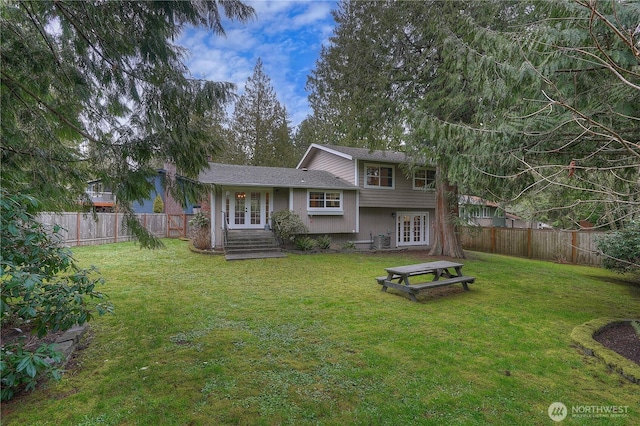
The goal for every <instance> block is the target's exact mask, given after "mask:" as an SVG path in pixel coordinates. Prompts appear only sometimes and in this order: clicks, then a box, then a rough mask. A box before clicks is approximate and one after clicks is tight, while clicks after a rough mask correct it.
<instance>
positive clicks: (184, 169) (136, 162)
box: [0, 0, 254, 246]
mask: <svg viewBox="0 0 640 426" xmlns="http://www.w3.org/2000/svg"><path fill="white" fill-rule="evenodd" d="M219 6H222V9H224V12H225V14H226V15H227V17H229V18H231V19H237V20H240V21H245V20H247V19H249V18H251V17H252V16H253V15H254V11H253V9H252V8H250V7H248V6H245V5H244V4H242V3H240V2H239V1H237V0H230V1H220V2H219V1H165V2H104V1H83V2H75V1H64V0H56V1H8V2H3V3H2V4H1V5H0V16H1V17H0V31H1V32H2V51H1V53H0V55H1V61H2V70H1V71H0V73H1V80H0V88H1V92H0V97H1V99H0V101H1V105H2V114H1V124H2V136H1V146H0V148H1V160H2V170H1V178H2V186H3V188H6V189H7V190H8V191H10V192H11V193H17V192H22V193H26V194H30V195H32V196H34V197H35V198H37V199H39V200H40V201H41V205H42V208H44V209H48V210H59V209H63V208H65V207H68V206H69V205H74V204H75V203H76V202H77V200H78V199H80V198H81V197H82V195H83V194H84V189H85V185H86V181H88V180H89V179H90V178H95V179H100V180H101V181H102V182H103V184H104V185H105V186H108V187H111V188H112V190H113V192H114V193H115V196H116V199H117V200H118V203H119V206H118V207H119V210H120V211H121V212H124V213H125V217H126V223H127V226H128V227H129V228H130V229H132V231H133V232H134V233H135V234H136V235H137V236H138V238H139V239H140V241H141V243H142V244H143V245H150V246H153V245H155V244H157V243H158V241H157V240H156V239H154V238H153V237H151V236H150V235H149V234H148V233H146V232H145V230H144V229H143V228H142V226H141V224H140V223H139V222H138V221H137V220H136V218H135V216H134V215H133V212H132V210H131V202H132V201H134V200H142V199H144V198H146V197H148V196H149V193H150V192H151V190H152V186H151V184H150V180H149V178H150V177H152V176H154V175H155V174H156V171H155V169H154V167H153V164H154V162H157V161H158V159H160V160H162V161H163V162H164V161H165V160H166V161H172V162H174V163H175V164H176V166H177V169H178V170H179V172H180V173H181V174H183V175H185V176H187V177H191V178H195V177H197V175H198V173H199V171H200V170H202V169H203V168H204V167H206V165H207V157H208V155H209V154H211V153H214V152H215V151H216V150H217V149H218V148H219V146H218V145H216V144H215V143H213V144H212V143H211V139H210V138H209V136H210V134H211V131H210V130H211V122H210V120H208V119H207V118H206V115H207V113H209V112H210V111H212V110H214V109H215V108H219V107H220V106H221V105H222V104H224V103H225V102H227V101H228V100H229V99H230V95H231V90H232V88H233V87H232V86H231V85H230V84H227V83H216V82H210V81H201V80H194V79H191V78H189V77H188V75H187V69H186V67H185V65H184V64H183V63H182V59H183V50H182V49H181V48H180V47H178V46H176V45H175V44H173V43H172V42H171V40H173V39H175V38H176V37H177V36H179V35H180V33H181V31H182V30H183V29H184V27H185V26H186V25H194V26H204V27H207V28H208V29H210V30H212V31H213V32H215V33H217V34H223V33H224V31H223V28H222V26H221V24H220V20H221V10H220V9H219ZM168 186H169V187H170V188H172V190H175V191H177V190H178V186H177V185H172V184H171V182H169V183H168ZM192 189H193V188H192ZM188 192H189V194H188V195H189V198H191V199H195V198H196V195H197V194H196V192H197V191H195V190H194V191H188ZM183 198H184V197H177V199H183Z"/></svg>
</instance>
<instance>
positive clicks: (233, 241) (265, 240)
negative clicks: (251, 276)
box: [224, 230, 286, 260]
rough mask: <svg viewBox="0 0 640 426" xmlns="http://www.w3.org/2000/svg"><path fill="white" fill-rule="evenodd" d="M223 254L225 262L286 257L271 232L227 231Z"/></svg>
mask: <svg viewBox="0 0 640 426" xmlns="http://www.w3.org/2000/svg"><path fill="white" fill-rule="evenodd" d="M224 252H225V259H227V260H243V259H267V258H275V257H286V255H285V254H284V253H283V252H282V250H281V249H280V245H279V244H278V241H277V240H276V237H275V235H274V234H273V232H271V231H264V230H229V231H228V233H227V244H226V245H225V248H224Z"/></svg>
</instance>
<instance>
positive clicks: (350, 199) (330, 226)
mask: <svg viewBox="0 0 640 426" xmlns="http://www.w3.org/2000/svg"><path fill="white" fill-rule="evenodd" d="M342 202H343V207H342V209H343V211H344V215H319V214H315V215H314V214H313V213H311V214H310V213H309V212H308V211H307V190H306V189H294V191H293V211H294V212H296V213H297V214H298V216H300V218H301V219H302V221H303V222H304V224H305V225H306V226H307V228H308V229H309V233H310V234H341V233H350V234H352V233H353V232H354V231H355V230H356V216H357V209H356V191H343V193H342Z"/></svg>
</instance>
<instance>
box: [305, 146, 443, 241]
mask: <svg viewBox="0 0 640 426" xmlns="http://www.w3.org/2000/svg"><path fill="white" fill-rule="evenodd" d="M298 168H299V169H308V170H325V171H329V172H331V173H332V174H334V175H336V176H338V177H339V178H341V179H343V180H344V181H346V182H349V183H352V184H353V185H354V186H355V187H357V189H358V191H357V197H356V200H355V202H356V210H357V212H358V214H357V218H356V221H357V222H356V227H355V229H354V232H352V233H351V234H349V235H345V234H334V235H332V237H333V239H334V241H337V242H340V241H354V242H355V243H356V245H358V246H363V247H368V246H371V245H372V244H374V243H376V244H377V243H378V241H382V242H383V244H384V243H388V244H389V246H390V247H393V248H396V247H408V246H422V247H426V246H429V245H430V244H431V243H432V240H433V237H432V232H431V229H432V228H433V226H434V221H435V192H434V184H435V169H434V168H432V167H428V166H427V165H426V164H425V162H424V161H423V162H417V163H416V162H415V160H414V159H411V158H409V157H407V155H406V154H404V153H400V152H390V151H370V150H368V149H366V148H351V147H339V146H331V145H317V144H313V145H311V146H310V147H309V149H308V150H307V152H306V153H305V155H304V157H303V158H302V160H301V161H300V163H299V164H298ZM310 230H311V232H312V233H322V231H321V230H319V229H315V228H310Z"/></svg>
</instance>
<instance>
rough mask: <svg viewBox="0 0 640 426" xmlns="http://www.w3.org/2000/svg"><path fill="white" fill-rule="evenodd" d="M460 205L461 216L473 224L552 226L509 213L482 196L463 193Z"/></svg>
mask: <svg viewBox="0 0 640 426" xmlns="http://www.w3.org/2000/svg"><path fill="white" fill-rule="evenodd" d="M458 205H459V207H460V218H461V219H462V220H464V221H465V222H467V223H468V224H469V225H472V226H481V227H496V228H535V229H550V228H551V226H549V225H547V224H545V223H542V222H536V221H534V222H528V221H526V220H524V219H523V218H521V217H519V216H517V215H515V214H513V213H509V212H508V211H506V210H505V209H503V208H502V207H500V205H498V204H497V203H495V202H493V201H487V200H484V199H482V198H480V197H476V196H471V195H461V196H460V197H459V201H458Z"/></svg>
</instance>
